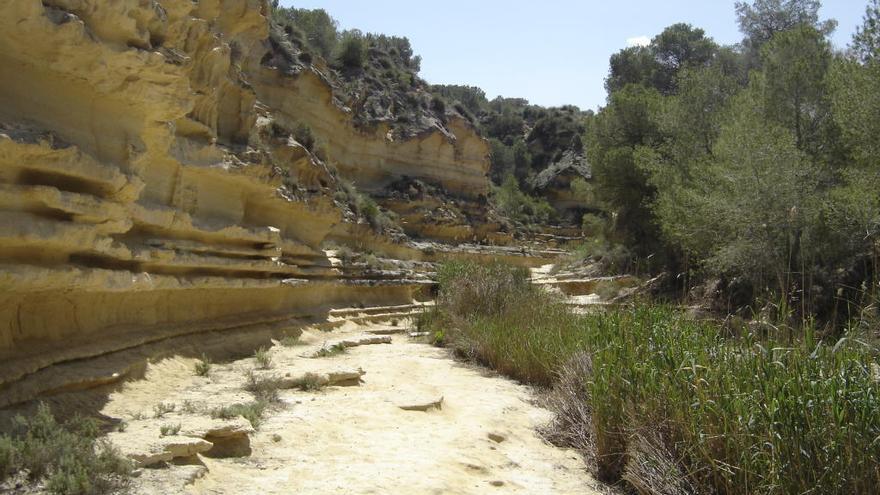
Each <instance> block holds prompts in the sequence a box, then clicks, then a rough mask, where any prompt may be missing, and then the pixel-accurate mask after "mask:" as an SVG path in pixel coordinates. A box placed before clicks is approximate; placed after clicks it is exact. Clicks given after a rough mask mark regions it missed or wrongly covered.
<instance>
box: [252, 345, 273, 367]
mask: <svg viewBox="0 0 880 495" xmlns="http://www.w3.org/2000/svg"><path fill="white" fill-rule="evenodd" d="M254 359H255V360H256V361H257V368H259V369H261V370H268V369H270V368H272V355H271V354H269V349H267V348H265V347H260V348H259V349H257V351H256V352H254Z"/></svg>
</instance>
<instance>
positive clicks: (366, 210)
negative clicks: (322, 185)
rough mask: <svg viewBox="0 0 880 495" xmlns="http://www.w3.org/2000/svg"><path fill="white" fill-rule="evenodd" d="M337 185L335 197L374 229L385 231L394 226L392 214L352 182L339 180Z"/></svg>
mask: <svg viewBox="0 0 880 495" xmlns="http://www.w3.org/2000/svg"><path fill="white" fill-rule="evenodd" d="M339 187H340V189H339V191H338V192H337V194H336V196H335V199H336V200H337V201H340V202H342V203H345V204H347V205H348V206H349V207H350V208H351V209H352V211H354V213H355V214H356V215H357V216H358V217H361V218H362V219H364V220H366V221H367V223H369V224H370V226H371V227H372V228H373V229H374V230H376V231H378V232H385V231H387V230H390V229H392V228H394V227H395V226H396V221H395V217H394V216H393V215H394V214H393V213H391V212H388V211H383V210H382V208H380V207H379V205H378V204H377V203H376V201H375V200H374V199H373V198H371V197H370V196H368V195H366V194H364V193H361V192H360V191H358V190H357V188H355V186H354V184H352V183H350V182H347V181H345V180H340V181H339Z"/></svg>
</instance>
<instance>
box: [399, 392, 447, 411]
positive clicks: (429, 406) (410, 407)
mask: <svg viewBox="0 0 880 495" xmlns="http://www.w3.org/2000/svg"><path fill="white" fill-rule="evenodd" d="M396 405H397V407H399V408H401V409H403V410H404V411H420V412H428V411H431V410H433V409H436V410H438V411H439V410H440V409H443V397H442V396H441V397H430V398H417V399H412V400H410V399H407V400H404V401H399V402H397V403H396Z"/></svg>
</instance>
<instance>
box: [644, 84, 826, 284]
mask: <svg viewBox="0 0 880 495" xmlns="http://www.w3.org/2000/svg"><path fill="white" fill-rule="evenodd" d="M761 106H762V98H761V95H760V92H759V91H755V90H753V89H750V90H748V91H746V92H745V93H743V94H741V95H739V96H737V97H736V101H735V102H734V103H733V105H732V109H731V111H730V112H729V114H728V117H727V119H725V120H726V122H727V123H726V124H725V126H724V127H723V128H722V130H721V134H720V136H719V138H718V141H717V142H716V144H715V146H714V149H713V156H714V158H713V159H712V160H709V161H706V162H705V163H704V164H703V166H701V167H695V168H694V169H692V171H691V172H692V173H691V176H690V177H688V178H686V179H682V180H679V181H677V182H675V183H671V182H667V183H665V184H663V187H660V188H659V191H658V194H657V201H656V203H655V211H656V212H657V215H658V217H659V219H660V223H661V225H662V229H663V232H664V234H665V235H666V236H667V238H668V239H670V240H671V241H672V242H673V243H675V244H677V245H679V246H682V247H683V248H684V249H685V251H687V252H689V253H691V254H692V255H693V256H694V257H696V258H697V259H698V260H702V261H703V264H704V266H705V268H706V269H707V270H708V271H709V272H712V273H719V274H729V275H735V276H739V277H744V278H746V279H748V280H750V281H751V282H752V283H753V284H754V286H755V287H757V288H761V287H765V286H766V284H767V283H771V284H773V286H774V288H775V289H777V290H778V291H780V293H782V294H787V293H788V291H789V289H790V287H791V284H792V279H791V277H790V273H791V272H792V271H793V270H792V268H793V267H795V266H799V265H800V262H801V261H802V259H803V256H804V253H803V251H804V249H806V248H807V247H818V246H819V245H820V243H817V242H810V241H811V240H812V239H813V238H815V234H816V232H817V225H818V218H819V217H818V214H817V211H818V205H819V203H818V201H816V198H817V196H818V194H817V191H818V174H817V171H816V169H815V168H814V167H813V166H812V165H811V162H810V160H809V159H808V158H807V156H806V155H805V154H804V153H803V152H801V151H800V150H798V148H797V146H796V143H795V139H794V135H793V134H792V133H791V132H790V131H789V130H788V129H786V128H784V127H782V126H779V125H776V124H774V123H771V122H767V121H765V120H764V119H763V118H762V117H761V114H762V112H761Z"/></svg>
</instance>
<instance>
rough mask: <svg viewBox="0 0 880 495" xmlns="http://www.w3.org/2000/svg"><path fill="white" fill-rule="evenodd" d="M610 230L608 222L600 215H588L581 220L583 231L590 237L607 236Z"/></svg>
mask: <svg viewBox="0 0 880 495" xmlns="http://www.w3.org/2000/svg"><path fill="white" fill-rule="evenodd" d="M607 228H608V221H607V220H605V219H604V218H602V217H600V216H599V215H594V214H592V213H587V214H586V215H584V216H583V218H582V219H581V231H582V232H583V233H584V234H585V235H587V236H590V237H600V236H604V235H605V231H606V230H607Z"/></svg>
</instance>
